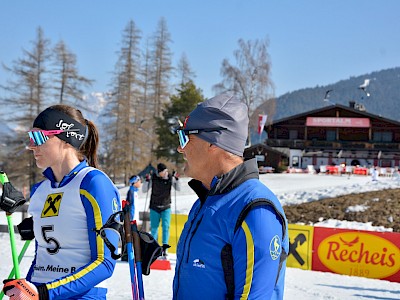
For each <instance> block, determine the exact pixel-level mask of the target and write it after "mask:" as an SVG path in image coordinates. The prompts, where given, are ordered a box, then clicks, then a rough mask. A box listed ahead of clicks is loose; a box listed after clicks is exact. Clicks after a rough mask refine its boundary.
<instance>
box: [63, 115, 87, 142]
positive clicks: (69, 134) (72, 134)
mask: <svg viewBox="0 0 400 300" xmlns="http://www.w3.org/2000/svg"><path fill="white" fill-rule="evenodd" d="M74 126H75V124H74V123H71V124H68V123H67V122H64V120H63V119H61V120H60V121H59V122H58V124H56V127H57V128H60V129H61V130H72V127H74ZM77 130H79V129H77ZM65 134H66V136H67V138H68V137H75V138H76V139H77V140H78V141H82V140H83V139H84V138H85V135H84V134H79V133H76V132H75V131H70V132H68V131H67V132H66V133H65Z"/></svg>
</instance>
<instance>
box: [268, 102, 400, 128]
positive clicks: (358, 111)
mask: <svg viewBox="0 0 400 300" xmlns="http://www.w3.org/2000/svg"><path fill="white" fill-rule="evenodd" d="M337 108H339V109H342V110H346V111H349V112H353V113H356V114H359V115H360V116H363V117H368V118H373V119H379V120H381V121H384V122H388V123H391V124H393V125H396V126H400V122H398V121H395V120H390V119H387V118H384V117H382V116H380V115H374V114H371V113H368V112H365V111H361V110H358V109H355V108H352V107H349V106H345V105H341V104H333V105H329V106H324V107H321V108H317V109H314V110H310V111H307V112H303V113H300V114H298V115H293V116H290V117H286V118H283V119H280V120H276V121H274V122H272V123H269V124H266V126H270V125H275V124H278V123H282V122H286V121H288V120H292V119H296V118H301V117H307V116H309V115H313V114H316V113H320V112H323V111H329V110H334V109H337Z"/></svg>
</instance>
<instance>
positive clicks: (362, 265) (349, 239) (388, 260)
mask: <svg viewBox="0 0 400 300" xmlns="http://www.w3.org/2000/svg"><path fill="white" fill-rule="evenodd" d="M318 257H319V259H320V260H321V262H322V263H323V264H324V265H325V267H327V268H328V269H330V270H331V271H333V272H335V273H341V274H348V275H353V276H363V277H369V278H385V277H387V276H390V275H393V274H395V273H396V272H397V271H398V270H399V269H400V262H399V260H400V250H399V248H398V247H397V246H396V245H394V244H393V243H392V242H390V241H388V240H386V239H384V238H381V237H378V236H376V235H373V234H368V233H363V232H344V233H339V234H334V235H331V236H329V237H327V238H326V239H324V240H323V241H322V242H321V243H320V245H319V247H318Z"/></svg>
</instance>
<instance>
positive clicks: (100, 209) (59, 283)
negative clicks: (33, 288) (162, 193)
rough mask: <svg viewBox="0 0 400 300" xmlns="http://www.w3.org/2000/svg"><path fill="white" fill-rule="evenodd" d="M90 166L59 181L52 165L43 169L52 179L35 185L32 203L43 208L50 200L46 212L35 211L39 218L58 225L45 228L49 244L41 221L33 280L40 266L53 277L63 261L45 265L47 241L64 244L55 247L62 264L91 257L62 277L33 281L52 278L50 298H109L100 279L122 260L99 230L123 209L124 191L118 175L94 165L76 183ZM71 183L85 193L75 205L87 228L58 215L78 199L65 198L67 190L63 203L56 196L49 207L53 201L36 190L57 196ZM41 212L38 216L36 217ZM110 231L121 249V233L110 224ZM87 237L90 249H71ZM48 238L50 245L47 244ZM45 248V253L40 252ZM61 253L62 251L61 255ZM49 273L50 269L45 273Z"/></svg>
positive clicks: (52, 244)
mask: <svg viewBox="0 0 400 300" xmlns="http://www.w3.org/2000/svg"><path fill="white" fill-rule="evenodd" d="M86 168H88V166H87V163H86V161H83V162H81V163H80V164H78V165H77V166H76V167H75V168H74V169H73V170H72V171H71V172H70V173H69V174H67V175H66V176H65V177H64V178H63V179H62V181H61V182H60V183H59V184H57V183H56V180H55V177H54V174H53V172H52V170H51V169H50V168H48V169H46V170H45V172H44V173H43V174H44V176H45V177H46V178H47V180H45V181H42V182H40V183H38V184H36V185H35V186H34V187H33V189H32V191H31V203H30V207H31V206H32V207H34V206H36V207H37V206H39V208H40V207H43V204H42V203H44V208H43V211H42V216H40V214H39V215H37V213H36V214H35V215H36V216H35V215H33V222H34V224H35V223H40V222H43V221H44V222H46V223H48V224H49V226H52V227H51V229H52V230H47V231H46V232H45V233H46V237H45V242H47V243H48V246H46V243H45V242H44V243H43V241H42V235H43V234H44V233H43V229H42V232H37V231H36V227H37V226H36V227H34V228H35V236H36V239H37V241H36V243H35V245H36V248H35V258H34V260H33V262H32V266H31V268H30V270H29V272H28V275H27V276H26V278H27V279H28V280H30V281H31V278H32V280H33V277H35V276H34V272H35V270H40V271H44V270H46V271H47V270H48V272H49V277H50V276H51V274H50V272H54V271H53V270H54V269H56V268H55V267H57V265H49V266H47V265H42V264H43V261H44V262H45V261H46V255H47V254H46V251H43V250H40V251H38V250H39V248H38V247H41V249H43V247H48V249H49V250H55V247H58V249H60V250H59V251H58V250H57V252H55V251H53V253H52V254H50V255H52V256H51V257H49V259H50V258H51V259H52V260H53V261H54V259H56V260H58V261H60V265H61V264H62V262H63V261H72V262H73V261H77V260H81V261H82V260H83V261H86V263H85V264H84V265H83V266H81V267H80V268H79V269H75V268H72V267H71V268H70V269H69V270H65V272H64V273H65V275H63V276H61V277H58V278H57V277H56V278H55V279H54V280H51V281H46V282H42V281H41V282H33V283H34V284H36V285H41V284H46V287H47V290H48V293H49V299H105V297H106V292H107V290H106V289H105V288H102V287H98V286H97V285H98V284H100V283H101V282H102V281H104V280H106V279H107V278H108V277H110V276H111V275H112V273H113V271H114V267H115V263H116V261H115V260H114V259H112V257H111V252H110V250H109V249H108V248H107V247H106V245H105V243H104V240H103V239H102V238H101V237H100V236H98V235H97V234H96V232H95V231H94V229H100V228H101V227H102V226H103V225H104V223H106V221H107V220H108V218H109V216H110V215H111V214H112V213H114V212H116V211H119V210H120V209H121V208H120V199H119V198H120V196H119V192H118V190H117V189H116V187H115V186H114V184H113V183H112V181H111V180H110V179H109V178H108V177H107V176H106V175H105V174H104V173H103V172H101V171H99V170H97V169H93V170H91V171H90V172H89V173H87V174H86V175H84V177H83V179H82V181H81V183H80V186H76V187H75V183H74V178H76V176H77V175H78V174H79V173H80V172H81V171H84V170H87V169H86ZM70 185H72V186H73V188H72V186H71V188H70V189H69V190H68V191H70V190H71V192H69V193H73V194H74V195H75V193H76V195H77V197H80V199H79V198H78V199H75V200H74V201H76V203H78V205H77V207H76V209H75V211H76V212H77V214H79V215H80V216H81V217H80V218H81V219H80V220H82V223H81V228H75V227H76V226H77V225H76V224H60V221H59V220H57V219H58V218H60V215H61V214H62V212H63V211H66V210H68V209H69V207H68V206H69V205H68V202H66V201H69V200H72V199H68V198H66V199H64V198H65V197H66V196H65V193H64V196H63V197H62V199H61V200H60V206H59V207H57V203H56V202H54V203H52V206H51V207H49V208H48V209H46V205H47V204H46V203H47V202H48V201H47V200H46V198H37V197H36V196H35V193H36V194H37V193H39V191H40V193H41V195H47V194H48V195H50V196H51V195H54V193H57V191H58V190H61V189H62V190H66V189H68V186H70ZM44 187H46V188H44ZM74 190H75V191H74ZM50 196H48V197H50ZM32 209H33V208H32ZM40 210H41V208H40ZM40 210H39V212H40ZM47 211H49V212H50V213H51V212H53V213H52V214H51V215H50V216H48V215H44V214H45V213H46V212H47ZM35 217H36V218H37V219H35ZM76 218H77V216H71V220H72V219H76ZM60 225H63V226H60ZM72 225H73V226H72ZM53 226H54V227H53ZM71 227H74V228H75V230H77V229H78V232H72V231H71ZM77 233H79V236H77ZM56 234H57V235H56ZM55 235H56V236H55ZM106 235H107V238H108V239H109V241H110V242H111V243H112V244H113V245H114V246H115V247H116V249H118V240H119V238H118V235H117V234H116V233H115V232H113V231H112V230H107V232H106ZM82 237H86V239H88V240H87V243H86V245H88V246H85V247H84V249H75V250H74V251H70V250H69V249H70V248H71V247H74V246H73V245H72V244H74V243H75V241H77V240H76V239H80V238H82ZM39 240H40V241H41V243H42V246H40V245H39V242H38V241H39ZM43 244H44V245H45V246H43ZM84 244H85V243H84ZM86 248H88V252H86V251H87V250H86ZM63 251H64V252H63ZM39 253H41V254H40V255H43V256H41V257H38V255H39ZM63 253H64V254H63ZM78 253H79V254H78ZM56 256H59V257H57V258H56ZM83 256H84V257H83ZM38 261H42V263H41V265H38ZM57 271H58V270H57ZM45 276H46V275H44V277H45ZM53 277H54V275H53Z"/></svg>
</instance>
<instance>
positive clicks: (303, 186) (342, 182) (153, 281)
mask: <svg viewBox="0 0 400 300" xmlns="http://www.w3.org/2000/svg"><path fill="white" fill-rule="evenodd" d="M181 180H182V181H183V182H182V190H181V191H180V192H177V194H176V198H175V197H173V199H172V201H173V202H172V207H174V208H176V211H177V212H178V213H182V214H184V213H187V212H188V210H189V209H190V207H191V205H192V203H193V202H194V201H195V199H196V196H195V195H194V193H193V192H191V190H190V188H189V187H188V186H187V185H186V182H187V181H188V178H185V177H182V178H181ZM260 180H261V181H262V182H263V183H264V184H265V185H267V186H268V187H269V188H270V189H271V190H272V191H273V192H274V193H276V195H277V196H278V198H279V199H280V201H281V203H282V204H295V203H303V202H309V201H317V200H319V199H323V198H327V197H336V196H339V195H344V194H351V193H362V192H366V191H372V190H382V189H387V188H396V187H397V188H398V187H399V185H400V182H399V180H398V178H396V179H394V178H390V177H380V178H379V180H378V181H377V182H372V181H371V177H370V176H351V177H350V178H349V179H348V178H347V176H334V175H311V174H284V173H282V174H262V175H260ZM127 189H128V188H127V187H124V188H122V189H120V193H121V196H124V195H125V194H126V191H127ZM145 199H146V197H145V195H144V194H142V193H141V194H140V195H139V203H138V205H137V207H138V208H139V209H141V205H144V203H145V202H146V201H145ZM175 200H176V206H175ZM17 214H18V213H14V215H13V217H14V218H13V220H14V224H18V223H19V221H20V216H18V215H17ZM0 224H6V220H5V216H4V213H1V214H0ZM314 226H324V227H336V228H348V229H356V230H357V229H358V230H370V231H389V232H390V231H391V228H382V227H381V226H379V227H376V226H372V225H371V224H370V223H359V222H344V221H342V222H341V221H338V220H323V221H321V222H319V223H316V224H314ZM0 243H1V244H2V245H9V237H8V234H7V233H0ZM22 245H23V242H22V241H20V240H19V239H18V238H17V248H18V249H21V248H22ZM32 245H33V243H31V245H30V246H29V249H28V251H27V254H26V255H25V258H24V259H23V260H22V263H21V274H25V273H26V271H27V269H28V267H29V265H30V262H31V261H32V259H33V255H34V249H33V246H32ZM168 257H169V260H170V263H171V270H151V271H150V275H149V276H143V281H144V291H145V296H146V299H149V300H153V299H154V300H155V299H157V300H164V299H172V281H173V276H174V269H175V263H176V257H175V255H174V253H170V254H169V256H168ZM11 266H12V263H11V253H10V247H9V246H4V247H0V279H3V278H4V277H6V276H7V275H8V273H9V271H10V268H11ZM129 280H130V278H129V266H128V264H127V263H126V262H121V261H118V262H117V265H116V268H115V271H114V274H113V276H112V277H111V279H110V281H109V282H108V283H107V288H108V289H109V293H108V298H109V299H113V300H120V299H121V300H122V299H123V300H126V299H131V289H130V281H129ZM399 298H400V283H395V282H389V281H385V280H379V279H369V278H363V277H350V276H347V275H339V274H333V273H324V272H316V271H306V270H300V269H296V268H287V271H286V277H285V295H284V300H293V299H296V300H311V299H313V300H319V299H330V300H343V299H349V300H353V299H354V300H355V299H386V300H391V299H392V300H394V299H399Z"/></svg>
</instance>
